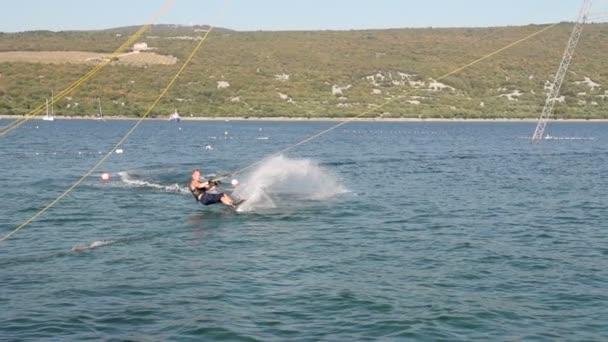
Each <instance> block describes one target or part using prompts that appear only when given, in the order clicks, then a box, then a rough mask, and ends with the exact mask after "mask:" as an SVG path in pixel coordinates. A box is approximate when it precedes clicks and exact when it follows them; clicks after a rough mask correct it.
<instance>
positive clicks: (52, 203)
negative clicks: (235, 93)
mask: <svg viewBox="0 0 608 342" xmlns="http://www.w3.org/2000/svg"><path fill="white" fill-rule="evenodd" d="M212 29H213V28H212V27H211V26H209V30H208V31H207V32H206V33H205V35H204V36H203V38H202V39H201V40H200V41H199V43H198V44H197V45H196V47H195V48H194V50H192V53H190V56H188V58H187V59H186V61H185V62H184V64H183V65H182V67H181V68H180V69H179V70H178V71H177V74H175V76H174V77H173V78H172V79H171V81H170V82H169V84H168V85H167V86H166V87H165V89H163V91H162V92H161V93H160V95H159V96H158V97H157V98H156V100H155V101H154V102H153V103H152V105H150V107H149V108H148V110H147V111H146V112H145V113H144V115H143V116H142V117H141V118H140V119H139V120H138V121H137V122H136V123H135V125H133V127H132V128H131V129H130V130H129V131H128V132H127V134H126V135H125V136H124V137H123V138H122V139H120V141H118V143H116V145H114V147H112V149H111V150H110V151H109V152H108V153H106V155H105V156H103V158H101V159H100V160H99V161H98V162H97V163H96V164H95V165H94V166H93V167H92V168H91V169H90V170H89V171H87V172H86V173H85V174H84V175H83V176H82V177H80V178H79V179H78V180H77V181H76V182H75V183H74V184H72V186H70V187H69V188H68V189H67V190H65V191H64V192H63V193H62V194H61V195H59V197H57V198H56V199H55V200H53V201H52V202H51V203H49V204H48V205H47V206H46V207H44V208H43V209H42V210H40V211H38V212H37V213H36V214H35V215H34V216H32V217H31V218H29V219H28V220H27V221H25V222H23V223H22V224H21V225H20V226H18V227H17V228H15V229H13V230H12V231H11V232H10V233H7V234H6V235H4V236H3V237H2V238H0V241H4V240H6V239H8V238H9V237H11V236H12V235H13V234H15V233H17V232H18V231H20V230H21V229H23V228H25V227H26V226H27V225H29V224H30V223H32V222H33V221H34V220H36V219H37V218H38V217H40V216H41V215H42V214H44V213H45V212H46V211H47V210H49V209H50V208H52V207H53V206H54V205H55V204H57V202H59V201H60V200H61V199H62V198H64V197H65V196H66V195H67V194H69V193H70V192H71V191H72V190H74V189H75V188H76V187H77V186H78V185H80V183H82V181H84V180H85V179H86V178H87V177H89V176H90V175H91V174H92V173H93V172H94V171H95V170H97V168H99V167H100V166H101V164H103V163H104V162H105V161H106V160H107V159H108V158H109V157H110V156H111V155H112V153H113V152H114V151H115V150H116V149H117V148H118V147H119V146H120V145H122V144H123V143H124V142H125V140H127V138H128V137H129V136H130V135H131V134H132V133H133V132H134V131H135V129H137V127H138V126H139V125H140V124H141V123H142V121H144V119H145V118H146V117H147V116H148V115H149V114H150V112H152V109H154V107H156V105H157V104H158V102H159V101H160V100H161V99H162V98H163V97H164V96H165V94H166V93H167V91H169V89H170V88H171V87H172V86H173V84H175V81H176V80H177V78H178V77H179V76H180V75H181V73H182V72H183V71H184V70H185V69H186V67H187V66H188V64H189V63H190V61H191V60H192V58H193V57H194V55H195V54H196V52H197V51H198V50H199V49H200V47H201V46H202V45H203V43H204V42H205V40H206V39H207V37H208V36H209V33H211V30H212Z"/></svg>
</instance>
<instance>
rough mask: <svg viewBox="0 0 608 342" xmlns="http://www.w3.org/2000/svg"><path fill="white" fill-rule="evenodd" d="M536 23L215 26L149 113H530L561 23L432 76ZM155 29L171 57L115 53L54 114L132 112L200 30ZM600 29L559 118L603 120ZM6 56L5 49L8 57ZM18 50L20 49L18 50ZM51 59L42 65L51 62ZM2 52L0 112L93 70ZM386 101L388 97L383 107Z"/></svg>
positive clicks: (58, 36)
mask: <svg viewBox="0 0 608 342" xmlns="http://www.w3.org/2000/svg"><path fill="white" fill-rule="evenodd" d="M541 28H542V26H536V25H530V26H524V27H501V28H463V29H460V28H454V29H436V28H427V29H391V30H363V31H315V32H236V31H230V30H225V29H222V30H218V31H214V32H212V33H211V34H210V36H209V38H208V40H207V41H206V42H205V44H204V45H203V48H202V49H201V50H200V51H199V53H198V54H197V55H196V57H195V58H194V60H193V61H192V63H191V65H190V66H189V67H188V68H187V69H186V71H185V72H184V74H183V75H182V76H181V77H180V79H179V80H178V82H177V84H176V85H175V87H174V88H172V89H171V91H170V92H169V93H168V94H167V96H166V97H165V98H164V99H163V100H162V101H161V102H160V103H159V105H158V107H157V108H156V109H155V110H154V112H153V113H152V116H166V115H168V114H169V113H170V112H173V110H174V109H177V110H178V111H179V112H180V113H181V114H182V116H190V115H193V116H244V117H267V116H300V117H346V116H354V115H359V114H361V113H364V112H369V113H368V114H367V115H366V116H367V117H379V116H383V117H421V118H453V117H456V118H496V117H500V118H523V117H536V116H537V114H538V113H539V112H540V110H541V109H542V106H543V104H544V102H545V98H546V93H547V81H548V80H552V79H553V75H554V73H555V71H556V70H557V67H558V65H559V62H560V60H561V56H562V53H563V51H564V48H565V46H566V42H567V40H568V37H569V35H570V32H571V30H572V25H571V24H567V23H564V24H561V25H559V26H557V27H555V28H552V29H551V30H549V31H547V32H545V33H543V34H541V35H539V36H537V37H535V38H532V39H530V40H528V41H526V42H524V43H522V44H520V45H517V46H515V47H514V48H511V49H509V50H507V51H505V52H503V53H501V54H499V55H496V56H494V57H492V58H491V59H488V60H485V61H483V62H481V63H479V64H477V65H475V66H473V67H471V68H468V69H466V70H464V71H462V72H459V73H457V74H455V75H453V76H450V77H448V78H446V79H444V80H441V82H436V81H435V80H436V79H437V78H438V77H440V76H442V75H444V74H446V73H448V72H450V71H452V70H454V69H456V68H458V67H460V66H462V65H465V64H468V63H470V62H472V61H474V60H476V59H478V58H480V57H482V56H484V55H486V54H488V53H491V52H493V51H495V50H497V49H499V48H502V47H504V46H506V45H508V44H510V43H512V42H514V41H516V40H518V39H521V38H523V37H525V36H527V35H529V34H531V33H533V32H535V31H538V30H539V29H541ZM135 30H137V28H135V27H129V28H117V29H111V30H103V31H78V32H76V31H74V32H56V33H55V32H48V31H32V32H22V33H10V34H9V33H0V52H31V51H42V52H45V51H49V52H50V51H55V52H56V51H64V52H67V51H78V52H92V53H107V54H109V53H111V52H113V51H114V50H115V49H116V48H117V47H118V46H120V45H121V44H122V43H123V42H124V41H125V40H126V39H127V38H128V36H129V34H131V33H133V32H134V31H135ZM204 30H205V28H204V27H200V26H195V27H184V26H171V25H159V26H155V27H153V28H152V29H151V30H150V31H149V32H146V33H145V34H144V36H143V37H142V38H141V39H140V40H139V42H145V43H147V45H148V46H149V47H151V48H154V49H153V50H152V52H154V53H155V54H158V55H162V56H167V58H169V57H171V58H173V57H176V58H177V63H175V64H167V65H157V64H152V63H151V64H148V63H140V64H128V63H122V62H121V61H120V59H119V60H118V61H115V62H113V63H112V65H110V66H108V67H107V68H106V69H105V70H104V71H103V72H101V73H100V74H98V75H97V76H96V77H95V78H94V79H92V80H90V81H88V82H87V83H85V84H84V85H83V86H82V87H80V88H78V89H77V90H76V91H74V92H73V93H71V94H70V95H69V96H68V97H66V98H65V99H63V100H61V101H60V102H59V103H58V104H57V105H56V107H55V111H56V112H57V114H59V115H93V114H94V113H95V112H96V106H97V100H96V99H97V97H100V98H101V102H102V106H103V109H104V113H107V114H108V115H126V116H138V115H142V114H143V112H144V111H145V109H146V108H147V107H148V106H149V105H150V104H151V103H152V101H153V100H154V98H155V97H156V96H157V95H158V94H159V92H160V91H161V90H162V89H163V88H164V87H165V86H166V84H167V83H168V82H169V81H170V79H171V78H172V77H173V75H174V74H175V73H176V72H177V70H178V69H179V67H180V66H181V63H182V62H183V61H184V60H185V58H186V57H187V56H188V54H189V53H190V52H191V50H192V49H193V48H194V46H195V44H196V43H197V39H198V37H200V36H202V35H203V34H204ZM607 38H608V25H607V24H594V25H588V26H586V27H585V31H584V32H583V37H582V39H581V42H580V45H579V48H578V50H577V54H576V56H575V58H574V62H573V65H572V67H571V69H570V73H569V75H568V77H567V79H566V81H565V84H564V87H563V89H562V95H563V96H564V97H563V98H562V99H561V100H562V101H563V102H560V103H559V104H558V105H557V107H556V114H557V116H558V117H562V118H608V110H607V109H608V75H607V72H608V58H606V57H607V51H608V39H607ZM13 55H15V54H14V53H13ZM16 55H17V56H18V55H19V54H16ZM49 63H52V64H49ZM49 63H36V62H35V61H34V62H32V60H31V59H29V60H25V59H24V60H19V59H18V58H17V59H14V58H13V59H9V60H8V61H7V60H4V59H0V114H24V113H27V112H28V111H29V110H31V109H32V108H35V107H36V106H37V105H39V104H40V103H43V102H44V100H45V98H46V97H49V95H50V92H51V89H54V90H55V93H57V92H58V91H59V90H61V89H64V88H65V87H67V86H69V85H70V84H71V83H72V82H74V81H75V80H77V79H78V78H80V77H81V76H82V75H84V74H85V73H86V72H87V71H88V70H90V69H91V67H92V65H91V64H82V63H75V62H73V61H70V60H67V59H66V60H63V61H62V60H57V61H55V60H53V61H52V62H49ZM387 100H390V102H389V103H388V104H387V105H385V106H382V107H381V108H378V106H380V105H383V104H384V103H385V102H386V101H387Z"/></svg>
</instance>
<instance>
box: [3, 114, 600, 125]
mask: <svg viewBox="0 0 608 342" xmlns="http://www.w3.org/2000/svg"><path fill="white" fill-rule="evenodd" d="M24 117H25V116H24V115H0V119H22V118H24ZM139 119H140V118H136V117H129V116H108V117H104V119H103V121H136V120H139ZM30 120H42V117H41V116H37V117H34V118H31V119H30ZM55 120H58V121H60V120H91V121H96V120H98V119H97V118H96V117H92V116H55ZM144 120H145V121H167V122H168V121H169V119H167V118H146V119H144ZM181 121H279V122H343V121H352V122H412V123H415V122H431V123H433V122H436V123H446V122H471V123H476V122H505V123H514V122H522V123H531V122H537V121H538V119H537V118H521V119H520V118H491V119H490V118H489V119H479V118H476V119H462V118H453V119H445V118H444V119H437V118H427V119H421V118H348V117H344V118H332V117H315V118H308V117H288V116H285V117H283V116H277V117H253V118H252V117H243V116H235V117H184V118H181ZM549 122H571V123H575V122H596V123H597V122H608V119H550V120H549Z"/></svg>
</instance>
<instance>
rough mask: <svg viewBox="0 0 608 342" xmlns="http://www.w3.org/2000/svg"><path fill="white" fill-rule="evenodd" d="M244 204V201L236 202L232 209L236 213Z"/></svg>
mask: <svg viewBox="0 0 608 342" xmlns="http://www.w3.org/2000/svg"><path fill="white" fill-rule="evenodd" d="M243 202H245V200H244V199H240V200H238V201H234V203H232V206H230V207H231V208H232V209H234V210H235V211H237V210H239V206H240V205H241V204H243Z"/></svg>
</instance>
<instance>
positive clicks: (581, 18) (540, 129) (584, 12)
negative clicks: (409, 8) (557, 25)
mask: <svg viewBox="0 0 608 342" xmlns="http://www.w3.org/2000/svg"><path fill="white" fill-rule="evenodd" d="M592 2H593V0H583V5H582V6H581V9H580V11H579V13H578V18H577V20H576V23H575V25H574V30H572V34H571V35H570V40H569V41H568V46H567V47H566V51H565V52H564V57H563V58H562V62H561V64H560V65H559V69H558V70H557V74H555V80H554V81H553V84H552V85H551V90H550V91H549V94H548V96H547V102H545V107H544V108H543V112H542V113H541V114H540V118H539V119H538V124H537V125H536V130H534V135H532V142H534V143H538V142H540V141H541V140H542V139H543V136H544V133H545V127H546V126H547V121H548V120H549V119H550V118H551V116H552V115H553V108H554V107H555V102H557V101H558V97H557V96H558V95H559V92H560V89H561V88H562V83H563V82H564V78H565V77H566V73H567V72H568V67H570V62H572V57H573V56H574V51H575V50H576V45H578V41H579V39H580V37H581V33H582V32H583V25H584V24H585V22H586V21H587V16H588V15H589V11H590V10H591V3H592Z"/></svg>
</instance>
